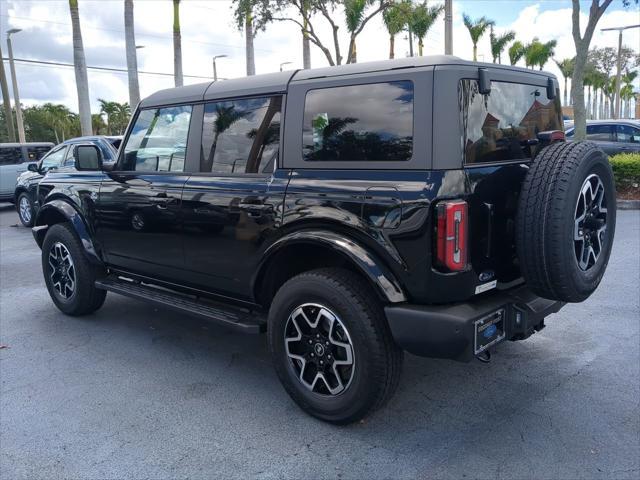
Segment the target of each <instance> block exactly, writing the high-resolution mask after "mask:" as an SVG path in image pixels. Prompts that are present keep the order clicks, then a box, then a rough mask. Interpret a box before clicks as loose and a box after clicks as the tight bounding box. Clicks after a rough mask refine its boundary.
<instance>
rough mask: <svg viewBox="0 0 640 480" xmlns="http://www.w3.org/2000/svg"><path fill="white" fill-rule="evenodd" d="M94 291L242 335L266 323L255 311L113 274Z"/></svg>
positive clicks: (264, 325)
mask: <svg viewBox="0 0 640 480" xmlns="http://www.w3.org/2000/svg"><path fill="white" fill-rule="evenodd" d="M95 285H96V288H100V289H102V290H107V291H109V292H113V293H117V294H120V295H124V296H126V297H131V298H137V299H139V300H145V301H147V302H150V303H155V304H156V305H161V306H163V307H167V308H170V309H173V310H176V311H178V312H181V313H185V314H188V315H192V316H195V317H199V318H203V319H205V320H209V321H211V322H214V323H217V324H219V325H224V326H226V327H229V328H231V329H233V330H236V331H238V332H242V333H262V332H264V331H266V327H267V322H266V320H265V318H264V316H263V315H262V314H260V313H258V312H250V311H248V310H243V309H241V308H235V307H230V306H227V305H222V304H220V303H213V302H209V301H205V300H202V299H198V298H196V297H193V296H188V295H182V294H180V293H174V292H170V291H168V290H165V289H162V288H157V287H152V286H150V285H146V284H143V283H139V282H135V281H130V280H124V279H121V278H118V277H116V276H114V275H110V276H108V277H106V278H103V279H99V280H96V283H95Z"/></svg>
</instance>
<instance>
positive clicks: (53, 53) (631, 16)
mask: <svg viewBox="0 0 640 480" xmlns="http://www.w3.org/2000/svg"><path fill="white" fill-rule="evenodd" d="M436 3H442V1H441V0H438V1H433V0H432V1H430V4H436ZM134 5H135V22H136V42H137V44H139V45H145V48H144V49H141V50H139V51H138V59H139V69H140V70H141V71H157V72H166V73H171V72H172V71H173V47H172V3H171V2H170V1H167V0H148V1H140V0H138V1H135V3H134ZM453 5H454V12H453V15H454V54H455V55H457V56H460V57H462V58H465V59H470V58H471V55H472V44H471V40H470V38H469V34H468V32H467V30H466V28H465V27H464V25H463V24H462V11H461V8H462V7H461V6H460V4H459V3H458V2H454V4H453ZM488 5H490V6H492V7H495V6H496V5H497V4H496V3H495V2H494V3H488ZM499 5H501V6H502V8H516V9H519V10H520V11H519V15H518V17H517V18H516V19H515V20H514V21H513V22H512V23H511V24H509V25H497V26H496V31H497V32H502V31H505V30H514V31H515V32H516V35H517V37H518V39H520V40H521V41H524V42H528V41H531V40H532V39H533V38H534V37H538V38H540V39H541V40H542V41H547V40H550V39H555V40H557V42H558V46H557V48H556V56H557V58H565V57H571V56H573V55H574V46H573V39H572V36H571V8H570V5H571V4H570V2H569V1H568V0H567V1H566V7H564V8H558V9H555V10H545V9H543V8H541V7H542V6H544V4H542V3H539V2H538V3H537V2H533V1H532V2H530V3H527V2H509V3H501V4H499ZM0 15H2V16H0V26H1V27H2V32H4V31H6V30H5V29H7V28H13V27H17V28H22V29H23V30H24V31H23V32H21V33H19V34H17V35H15V36H14V54H15V56H16V57H21V58H32V59H40V60H48V61H59V62H67V63H70V62H72V60H73V52H72V42H71V27H70V18H69V9H68V1H67V0H47V1H32V0H19V1H18V0H8V1H3V2H0ZM337 16H338V17H339V18H342V15H341V14H340V12H337ZM487 16H489V17H491V12H490V11H488V12H487ZM80 18H81V22H82V34H83V40H84V46H85V51H86V58H87V63H88V64H89V65H102V66H110V67H119V68H124V67H125V52H124V33H123V30H124V25H123V23H124V22H123V2H122V0H80ZM633 23H640V17H639V15H638V10H637V9H635V10H634V9H633V8H631V9H629V10H611V11H609V12H608V13H606V14H605V15H604V16H603V17H602V19H601V20H600V23H599V25H598V30H597V31H596V33H595V35H594V38H593V42H592V46H595V45H597V46H599V47H605V46H610V47H616V48H617V34H616V33H615V32H600V30H599V28H604V27H609V26H619V25H627V24H633ZM181 24H182V41H183V70H184V73H185V74H190V75H200V76H206V77H210V76H212V57H213V56H214V55H220V54H226V55H228V58H223V59H220V60H219V61H218V73H219V75H220V76H221V77H227V78H232V77H240V76H243V75H244V74H245V61H244V36H243V34H242V33H241V32H239V31H238V30H237V29H236V26H235V23H234V19H233V11H232V5H231V2H230V1H206V0H190V1H184V2H183V3H182V5H181ZM585 24H586V13H585V12H583V13H582V25H583V26H584V25H585ZM316 28H317V29H318V31H319V33H320V35H321V36H322V38H324V39H326V40H327V42H328V43H329V44H330V43H331V42H330V38H331V31H330V29H329V27H328V25H327V23H326V22H324V21H323V19H322V18H318V19H317V21H316ZM583 28H584V27H583ZM2 32H0V34H2ZM1 36H2V38H3V39H4V34H2V35H1ZM340 38H341V48H342V54H343V56H346V53H347V52H346V50H347V41H348V38H347V35H346V29H345V27H344V26H341V28H340ZM624 44H625V45H628V46H630V47H632V48H635V49H636V50H638V49H640V29H635V30H628V31H626V32H625V34H624ZM415 46H416V50H417V42H416V43H415ZM357 48H358V60H359V61H370V60H379V59H384V58H387V57H388V52H389V38H388V34H387V32H386V29H385V27H384V24H383V22H382V18H381V17H380V16H378V17H377V18H375V19H373V20H372V21H371V22H370V23H369V24H368V25H367V27H366V28H365V30H364V31H363V32H362V33H361V35H360V36H359V37H358V42H357ZM255 49H256V70H257V72H258V73H267V72H273V71H276V70H278V68H279V64H280V63H281V62H286V61H290V62H293V64H292V65H288V66H287V67H286V68H300V67H301V64H302V52H301V50H302V42H301V36H300V31H299V28H298V27H297V26H296V25H295V24H293V23H291V22H275V23H273V24H270V25H268V26H267V30H266V31H265V32H259V33H258V35H257V37H256V39H255ZM395 50H396V57H403V56H405V55H407V54H408V50H409V48H408V41H407V39H406V34H401V35H398V36H397V37H396V49H395ZM311 51H312V64H313V66H324V65H326V64H327V62H326V59H325V57H324V55H323V54H322V52H321V51H320V50H319V49H318V48H316V47H314V46H313V45H312V47H311ZM443 52H444V22H443V21H441V20H440V21H438V22H437V23H436V25H434V27H433V28H432V30H431V31H430V32H429V33H428V35H427V37H426V39H425V54H439V53H443ZM478 53H479V59H480V60H483V59H484V60H485V61H491V54H490V49H489V37H488V35H486V36H485V37H484V38H482V39H481V41H480V43H479V45H478ZM503 61H508V60H506V54H505V55H503ZM546 69H548V70H549V71H551V72H553V73H555V74H557V75H559V71H558V69H557V67H556V66H555V64H554V63H553V62H550V63H549V64H547V66H546ZM17 71H18V77H19V81H20V84H21V86H22V89H21V97H22V100H23V103H25V104H27V105H28V104H33V103H42V102H44V101H52V102H59V103H64V104H67V105H69V107H70V108H72V109H74V110H76V109H77V97H76V93H75V78H74V75H73V69H72V68H63V67H62V68H47V67H40V66H27V65H25V64H18V65H17ZM126 80H127V79H126V74H114V73H105V72H96V71H91V70H90V71H89V81H90V95H91V101H92V107H93V110H94V111H97V99H98V98H105V99H109V100H116V101H121V102H123V101H126V100H127V98H128V93H127V81H126ZM201 81H206V79H197V78H185V83H197V82H201ZM171 86H173V79H172V77H171V76H166V77H161V76H154V75H145V74H141V75H140V87H141V94H142V96H143V97H144V96H146V95H149V94H151V93H152V92H154V91H156V90H158V89H161V88H168V87H171Z"/></svg>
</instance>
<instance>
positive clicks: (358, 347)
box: [268, 269, 403, 424]
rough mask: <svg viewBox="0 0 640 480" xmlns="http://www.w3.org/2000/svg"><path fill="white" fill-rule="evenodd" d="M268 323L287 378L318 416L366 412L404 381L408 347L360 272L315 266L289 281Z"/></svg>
mask: <svg viewBox="0 0 640 480" xmlns="http://www.w3.org/2000/svg"><path fill="white" fill-rule="evenodd" d="M268 329H269V330H268V337H269V347H270V350H271V354H272V357H273V361H274V364H275V368H276V372H277V373H278V376H279V378H280V380H281V381H282V383H283V385H284V387H285V389H286V390H287V392H288V393H289V395H290V396H291V397H292V398H293V400H294V401H295V402H296V403H297V404H298V405H299V406H300V407H301V408H302V409H303V410H304V411H306V412H307V413H309V414H311V415H313V416H315V417H317V418H320V419H322V420H325V421H329V422H332V423H337V424H346V423H350V422H355V421H357V420H360V419H361V418H363V417H365V416H366V415H367V414H369V413H371V412H372V411H374V410H375V409H377V408H379V407H380V406H381V405H383V404H384V403H385V402H386V401H387V400H388V399H389V398H390V396H391V395H392V394H393V392H394V391H395V389H396V387H397V385H398V382H399V379H400V372H401V367H402V358H403V353H402V350H400V349H399V348H398V347H397V346H396V345H395V344H394V342H393V339H392V338H391V333H390V331H389V328H388V326H387V324H386V321H385V319H384V314H383V309H382V306H381V305H380V303H379V302H378V300H377V298H376V297H375V296H373V295H372V294H371V293H370V289H369V288H368V286H367V285H365V284H364V282H363V281H362V280H361V279H360V277H358V276H357V275H355V274H354V273H352V272H349V271H346V270H341V269H321V270H314V271H311V272H307V273H303V274H300V275H298V276H296V277H294V278H292V279H291V280H289V281H288V282H286V283H285V284H284V285H283V286H282V287H281V288H280V290H279V291H278V293H277V294H276V296H275V298H274V300H273V303H272V305H271V309H270V311H269V324H268Z"/></svg>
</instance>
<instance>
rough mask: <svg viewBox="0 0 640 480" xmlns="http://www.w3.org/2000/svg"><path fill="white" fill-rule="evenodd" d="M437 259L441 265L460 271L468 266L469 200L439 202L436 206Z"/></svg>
mask: <svg viewBox="0 0 640 480" xmlns="http://www.w3.org/2000/svg"><path fill="white" fill-rule="evenodd" d="M436 216H437V223H436V259H437V262H438V265H439V266H440V267H443V268H446V269H447V270H450V271H452V272H459V271H460V270H464V269H465V268H466V267H467V224H468V214H467V202H465V201H462V200H455V201H448V202H441V203H438V205H437V206H436Z"/></svg>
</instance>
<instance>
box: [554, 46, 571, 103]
mask: <svg viewBox="0 0 640 480" xmlns="http://www.w3.org/2000/svg"><path fill="white" fill-rule="evenodd" d="M553 61H554V62H556V65H557V66H558V68H559V69H560V73H561V74H562V78H564V104H565V106H566V105H568V103H567V80H568V79H570V78H571V75H573V61H574V59H573V58H565V59H564V60H561V61H558V60H555V59H554V60H553Z"/></svg>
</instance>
